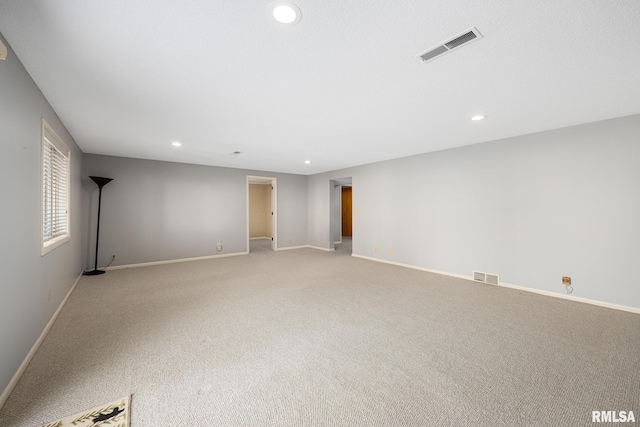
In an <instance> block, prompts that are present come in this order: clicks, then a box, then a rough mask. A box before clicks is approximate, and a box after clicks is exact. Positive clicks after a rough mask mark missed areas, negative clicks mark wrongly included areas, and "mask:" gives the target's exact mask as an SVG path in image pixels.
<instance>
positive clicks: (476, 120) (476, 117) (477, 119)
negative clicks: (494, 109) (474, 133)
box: [471, 115, 485, 122]
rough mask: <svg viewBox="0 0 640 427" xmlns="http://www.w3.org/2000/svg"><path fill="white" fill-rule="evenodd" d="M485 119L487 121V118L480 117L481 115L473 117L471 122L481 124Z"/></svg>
mask: <svg viewBox="0 0 640 427" xmlns="http://www.w3.org/2000/svg"><path fill="white" fill-rule="evenodd" d="M484 119H485V116H480V115H478V116H473V117H471V120H473V121H474V122H479V121H480V120H484Z"/></svg>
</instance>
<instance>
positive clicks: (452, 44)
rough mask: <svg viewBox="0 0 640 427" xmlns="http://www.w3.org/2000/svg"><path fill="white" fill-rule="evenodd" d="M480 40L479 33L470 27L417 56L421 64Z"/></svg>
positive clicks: (480, 35)
mask: <svg viewBox="0 0 640 427" xmlns="http://www.w3.org/2000/svg"><path fill="white" fill-rule="evenodd" d="M480 38H482V34H480V31H478V29H477V28H476V27H472V28H470V29H468V30H467V31H464V32H462V33H460V34H458V35H457V36H455V37H452V38H450V39H449V40H445V41H444V42H442V43H440V44H438V45H436V46H434V47H432V48H431V49H429V50H427V51H426V52H422V53H421V54H420V55H417V56H418V57H419V58H420V59H421V60H422V62H429V61H431V60H432V59H434V58H436V57H438V56H440V55H444V54H445V53H447V52H451V51H452V50H453V49H457V48H459V47H460V46H463V45H465V44H467V43H471V42H472V41H474V40H478V39H480Z"/></svg>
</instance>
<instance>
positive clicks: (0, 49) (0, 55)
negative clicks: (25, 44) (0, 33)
mask: <svg viewBox="0 0 640 427" xmlns="http://www.w3.org/2000/svg"><path fill="white" fill-rule="evenodd" d="M0 59H3V60H4V59H7V46H5V45H4V43H2V40H0Z"/></svg>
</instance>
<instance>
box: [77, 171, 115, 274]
mask: <svg viewBox="0 0 640 427" xmlns="http://www.w3.org/2000/svg"><path fill="white" fill-rule="evenodd" d="M89 178H91V179H92V180H93V182H95V183H96V184H98V225H97V227H96V263H95V265H94V267H93V271H85V272H84V273H82V274H84V275H85V276H97V275H98V274H104V270H98V241H99V240H100V205H101V204H102V187H104V186H105V185H107V184H108V183H110V182H111V181H113V178H102V177H99V176H90V177H89Z"/></svg>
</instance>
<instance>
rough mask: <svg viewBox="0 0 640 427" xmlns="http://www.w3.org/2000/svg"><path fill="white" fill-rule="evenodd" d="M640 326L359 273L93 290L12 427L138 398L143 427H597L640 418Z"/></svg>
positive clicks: (329, 267)
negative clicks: (601, 415) (606, 416)
mask: <svg viewBox="0 0 640 427" xmlns="http://www.w3.org/2000/svg"><path fill="white" fill-rule="evenodd" d="M639 337H640V316H639V315H635V314H631V313H626V312H621V311H616V310H611V309H606V308H601V307H596V306H591V305H587V304H580V303H574V302H570V301H565V300H561V299H555V298H549V297H545V296H541V295H536V294H532V293H528V292H521V291H516V290H511V289H506V288H500V287H495V286H490V285H483V284H477V283H473V282H469V281H465V280H460V279H454V278H450V277H446V276H440V275H436V274H430V273H425V272H420V271H415V270H411V269H405V268H401V267H396V266H391V265H386V264H381V263H375V262H371V261H367V260H363V259H358V258H353V257H351V256H349V255H348V253H347V252H346V251H341V250H336V251H335V252H324V251H319V250H314V249H298V250H289V251H276V252H273V251H259V252H256V253H253V252H252V253H250V254H249V255H245V256H238V257H229V258H220V259H215V260H208V261H197V262H185V263H179V264H168V265H160V266H154V267H145V268H134V269H125V270H113V271H109V272H107V274H105V275H102V276H94V277H83V278H82V280H81V282H80V283H79V284H78V286H77V288H76V290H75V291H74V293H73V294H72V295H71V297H70V298H69V301H68V303H67V305H66V306H65V308H64V309H63V311H62V313H61V314H60V316H59V318H58V320H57V321H56V323H55V324H54V325H53V328H52V329H51V331H50V333H49V335H48V336H47V337H46V339H45V340H44V342H43V344H42V346H41V348H40V349H39V351H38V352H37V354H36V355H35V357H34V359H33V360H32V363H31V364H30V365H29V367H28V368H27V370H26V372H25V374H24V376H23V377H22V379H21V380H20V382H19V383H18V385H17V386H16V388H15V390H14V392H13V393H12V395H11V396H10V397H9V399H8V400H7V402H6V404H5V406H4V407H3V408H2V409H1V410H0V426H7V427H8V426H16V427H21V426H25V427H33V426H36V425H40V424H42V423H44V422H47V421H49V420H52V419H56V418H58V417H63V416H66V415H69V414H73V413H76V412H79V411H82V410H84V409H86V408H91V407H93V406H96V405H99V404H101V403H103V402H108V401H110V400H113V399H116V398H118V397H119V396H123V395H127V394H131V395H132V396H131V425H132V426H133V427H149V426H196V425H197V426H271V425H274V426H492V427H493V426H546V425H548V426H585V425H598V424H592V423H591V414H592V411H595V410H615V411H622V410H624V411H631V410H632V411H634V413H635V416H636V418H640V402H639V396H640V370H639V369H638V367H639V366H640V339H639Z"/></svg>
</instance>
